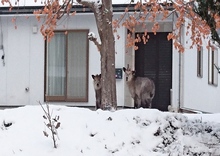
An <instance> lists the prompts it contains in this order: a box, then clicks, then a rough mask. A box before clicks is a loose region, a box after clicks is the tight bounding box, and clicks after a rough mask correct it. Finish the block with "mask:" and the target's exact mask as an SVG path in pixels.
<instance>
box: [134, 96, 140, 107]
mask: <svg viewBox="0 0 220 156" xmlns="http://www.w3.org/2000/svg"><path fill="white" fill-rule="evenodd" d="M135 103H136V108H140V107H141V98H139V97H138V96H136V102H135Z"/></svg>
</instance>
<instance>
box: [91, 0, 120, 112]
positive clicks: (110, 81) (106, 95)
mask: <svg viewBox="0 0 220 156" xmlns="http://www.w3.org/2000/svg"><path fill="white" fill-rule="evenodd" d="M112 10H113V9H112V1H111V0H108V1H106V0H102V12H101V14H95V15H96V16H97V17H96V22H97V28H98V30H99V36H100V40H101V74H102V108H103V109H104V110H105V109H112V108H113V109H117V100H116V80H115V39H114V34H113V28H112V16H113V12H112ZM100 19H101V21H100ZM100 22H101V24H98V23H100Z"/></svg>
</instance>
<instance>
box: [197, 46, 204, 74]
mask: <svg viewBox="0 0 220 156" xmlns="http://www.w3.org/2000/svg"><path fill="white" fill-rule="evenodd" d="M197 76H198V77H201V78H202V76H203V47H202V46H199V47H198V48H197Z"/></svg>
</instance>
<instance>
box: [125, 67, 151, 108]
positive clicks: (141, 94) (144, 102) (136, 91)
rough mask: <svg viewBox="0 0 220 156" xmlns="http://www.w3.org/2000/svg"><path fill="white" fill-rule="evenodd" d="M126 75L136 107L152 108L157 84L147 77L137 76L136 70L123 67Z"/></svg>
mask: <svg viewBox="0 0 220 156" xmlns="http://www.w3.org/2000/svg"><path fill="white" fill-rule="evenodd" d="M123 71H124V72H125V75H126V83H127V86H128V89H129V91H130V93H131V97H132V98H133V99H134V103H135V108H140V107H143V108H151V105H152V99H153V98H154V95H155V84H154V82H153V80H151V79H149V78H147V77H136V76H135V71H132V70H131V69H129V68H127V69H126V68H125V67H123Z"/></svg>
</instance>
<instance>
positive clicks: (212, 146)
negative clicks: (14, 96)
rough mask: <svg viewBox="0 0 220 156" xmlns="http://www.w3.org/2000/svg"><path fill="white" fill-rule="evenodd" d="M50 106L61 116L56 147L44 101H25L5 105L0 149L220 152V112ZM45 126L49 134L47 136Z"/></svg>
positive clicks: (116, 155) (104, 154) (20, 153)
mask: <svg viewBox="0 0 220 156" xmlns="http://www.w3.org/2000/svg"><path fill="white" fill-rule="evenodd" d="M49 107H50V111H51V112H52V117H56V118H57V117H58V116H59V122H60V123H61V124H60V127H59V128H58V129H57V134H58V137H59V139H57V146H58V147H57V148H56V149H55V148H53V142H52V138H51V135H50V133H49V132H50V131H49V129H48V128H47V126H46V125H45V123H47V120H46V119H44V118H43V115H45V114H44V112H43V110H42V108H41V107H40V105H35V106H25V107H19V108H13V109H5V110H0V123H1V124H0V147H1V150H0V155H1V156H12V155H13V156H30V155H31V156H39V155H40V156H61V155H65V156H72V155H75V156H124V155H126V156H149V155H150V156H168V155H169V156H178V155H179V156H186V155H202V156H206V155H207V156H210V155H212V156H215V155H216V156H217V155H218V156H219V155H220V121H219V118H220V114H179V113H170V112H161V111H158V110H156V109H142V108H141V109H123V110H117V111H115V112H110V111H102V110H97V111H94V110H90V109H88V108H78V107H66V106H61V105H56V106H55V105H49ZM44 108H45V106H44ZM43 131H46V132H47V134H49V136H48V137H46V136H44V134H43Z"/></svg>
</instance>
